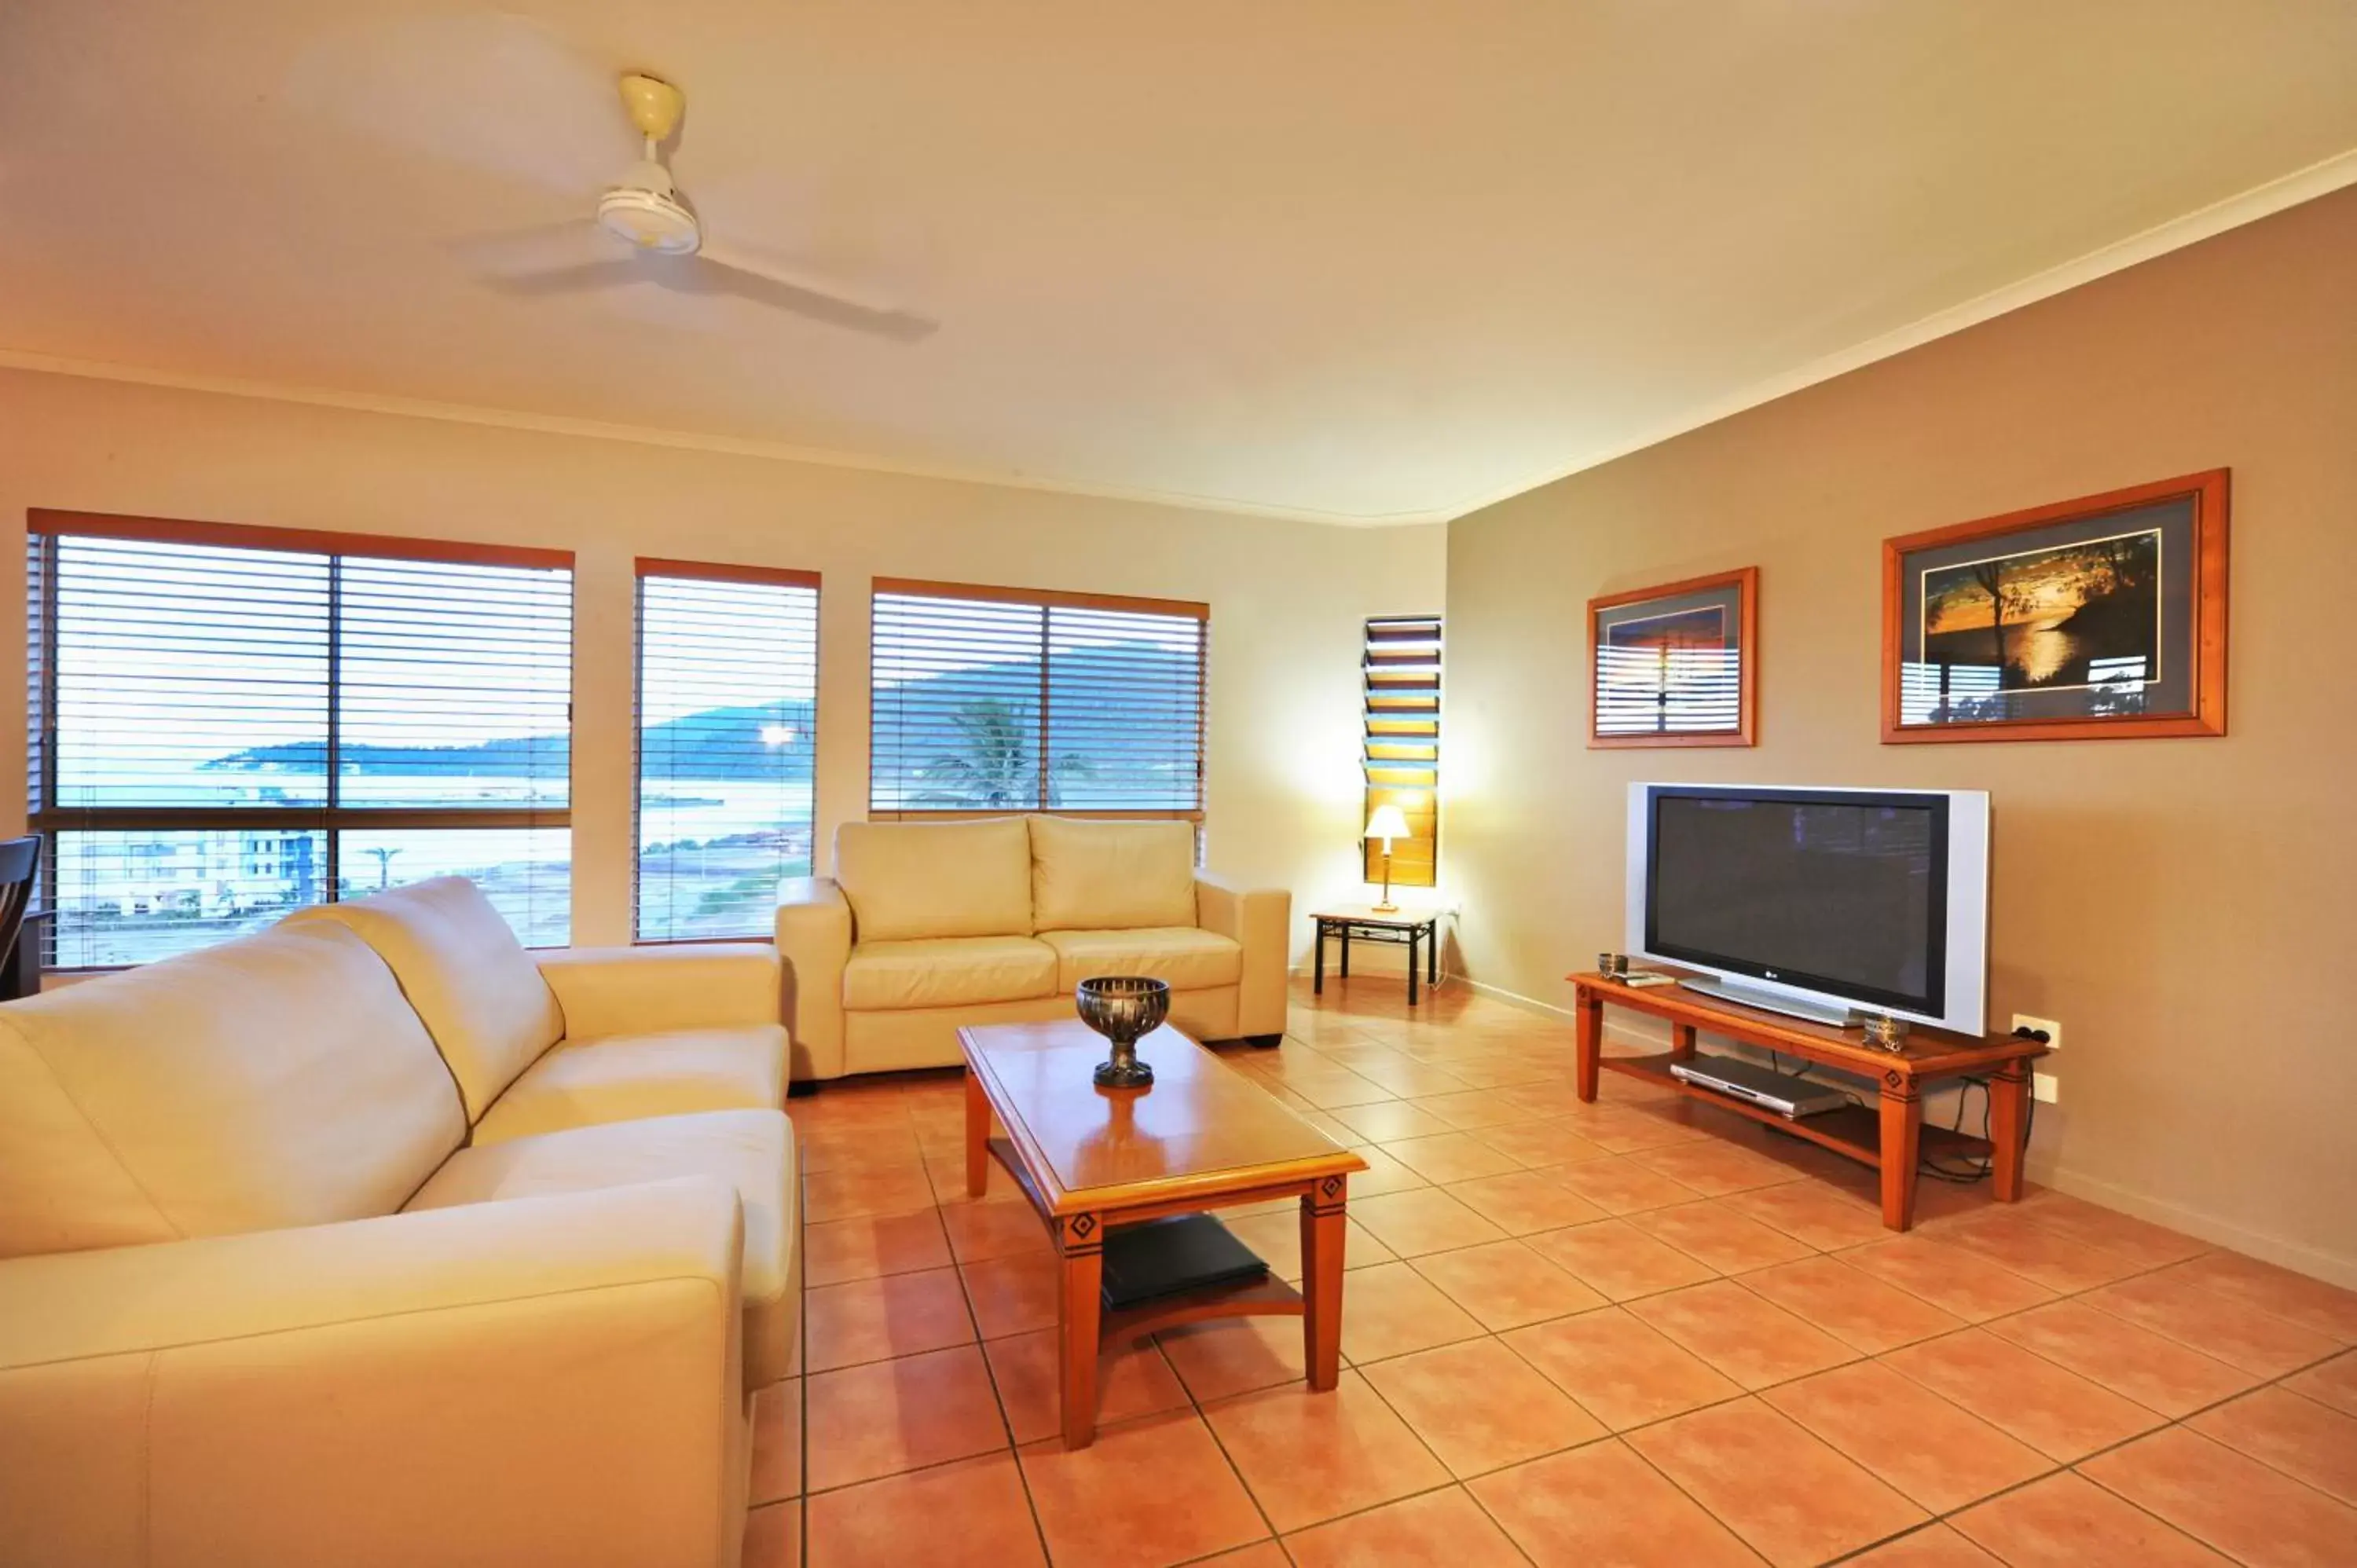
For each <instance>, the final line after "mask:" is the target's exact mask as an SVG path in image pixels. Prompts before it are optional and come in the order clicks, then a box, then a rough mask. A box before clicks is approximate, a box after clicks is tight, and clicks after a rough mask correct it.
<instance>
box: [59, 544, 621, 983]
mask: <svg viewBox="0 0 2357 1568" xmlns="http://www.w3.org/2000/svg"><path fill="white" fill-rule="evenodd" d="M25 532H26V535H27V541H28V542H29V541H30V540H33V539H45V540H47V541H48V543H47V544H46V545H45V546H44V550H45V562H46V565H47V569H46V570H45V571H44V572H43V573H42V575H41V585H40V586H41V592H42V606H41V611H40V625H39V627H38V628H37V630H38V637H39V644H40V645H39V650H38V653H37V654H36V655H35V658H36V660H37V667H36V673H37V674H38V681H39V684H38V691H37V692H34V693H28V695H31V696H32V697H33V700H34V702H35V703H37V704H38V705H37V707H36V708H35V711H34V713H33V714H31V715H29V716H30V717H32V718H35V719H38V722H39V724H40V725H41V730H40V734H39V735H38V736H29V735H28V736H27V739H28V740H29V741H30V743H31V744H32V745H33V746H35V747H37V748H38V772H39V784H38V800H37V801H28V802H27V805H28V808H29V809H28V810H27V812H26V825H27V829H28V831H30V832H38V833H39V834H41V835H42V843H41V861H42V865H41V876H42V885H43V886H45V887H47V888H48V889H50V890H51V897H55V888H56V886H57V852H58V834H59V833H60V832H220V831H222V830H228V829H239V828H247V827H253V828H261V829H270V828H277V829H284V830H290V831H299V832H317V833H319V834H320V836H321V839H322V841H323V842H322V844H321V865H322V867H323V870H322V876H321V881H322V886H324V887H325V888H326V890H327V897H324V898H322V899H321V900H320V902H321V903H323V904H333V903H337V902H339V901H340V900H339V898H338V897H337V889H338V887H339V885H340V880H341V878H340V873H341V870H342V867H341V865H340V862H341V859H342V855H341V851H340V847H339V846H340V835H341V832H342V831H343V830H346V829H351V828H361V827H368V828H385V829H394V830H400V829H451V830H457V829H485V828H492V829H499V828H505V829H531V828H562V829H564V830H565V831H566V832H571V830H572V827H573V807H572V801H573V799H574V795H575V791H576V786H577V784H578V779H577V778H576V769H577V768H578V754H577V751H576V747H575V746H574V745H573V724H572V718H573V708H574V702H575V699H576V695H577V682H579V680H580V668H579V666H580V660H579V659H578V658H576V649H574V648H573V647H570V646H568V647H567V649H566V650H565V687H566V689H565V802H566V803H565V806H564V807H562V808H559V809H550V808H546V807H537V806H520V807H512V808H507V807H472V808H437V807H398V806H391V807H388V806H344V805H341V804H339V803H338V801H337V797H338V795H339V793H340V792H341V791H340V785H341V772H342V770H341V768H340V767H339V757H338V751H339V741H340V738H341V737H340V734H339V718H340V712H341V708H342V701H343V699H342V692H341V681H340V676H339V668H338V667H339V662H340V660H339V645H340V643H341V641H342V636H343V629H342V622H341V610H340V607H339V602H338V598H339V596H338V594H337V589H336V583H337V578H338V576H339V567H338V566H337V565H336V564H333V563H334V562H335V561H336V560H337V558H339V557H343V556H361V557H364V558H368V559H372V560H394V561H435V562H448V563H453V564H461V565H475V566H517V567H523V568H527V569H531V570H539V571H563V572H565V573H566V574H568V577H569V580H568V581H567V583H566V590H567V593H566V598H567V607H566V613H567V617H568V618H569V619H570V620H571V622H572V626H573V628H574V632H575V634H576V636H577V634H578V629H579V624H580V623H579V616H578V609H579V607H578V603H577V595H578V591H579V584H578V579H577V577H571V576H570V575H571V574H573V572H574V555H573V552H572V551H570V550H549V549H541V548H535V547H532V546H525V545H503V544H479V543H475V542H470V541H465V540H447V539H408V538H402V537H399V536H395V535H390V534H378V533H339V532H336V531H334V530H332V529H306V528H276V527H270V526H266V525H263V524H255V523H239V522H206V521H188V520H183V519H178V518H158V517H139V516H128V515H122V514H117V513H112V512H87V511H65V510H54V509H50V508H40V507H37V508H33V509H31V510H28V511H27V513H26V514H25ZM65 538H96V539H125V540H136V541H141V542H147V543H160V544H197V545H210V546H214V547H218V548H223V549H231V550H271V551H279V552H287V553H298V554H312V555H326V556H328V557H329V559H330V562H331V564H330V566H329V578H328V582H329V587H328V606H329V608H328V677H327V692H328V710H327V711H328V749H327V757H326V778H325V785H324V788H325V790H326V795H327V799H326V800H323V801H322V802H321V803H320V804H318V805H316V806H213V807H179V806H79V807H67V806H59V805H56V804H55V803H54V802H55V801H56V800H57V785H58V730H57V723H58V709H57V703H58V630H59V628H58V613H57V610H58V605H57V595H58V573H57V541H59V540H60V539H65ZM28 651H29V650H28ZM28 782H29V779H28ZM569 880H570V878H569V877H568V881H569ZM126 967H133V966H127V965H100V966H93V967H91V968H89V969H78V968H49V967H48V966H46V965H45V971H46V972H49V973H55V974H74V973H97V972H110V971H112V970H114V969H119V968H126Z"/></svg>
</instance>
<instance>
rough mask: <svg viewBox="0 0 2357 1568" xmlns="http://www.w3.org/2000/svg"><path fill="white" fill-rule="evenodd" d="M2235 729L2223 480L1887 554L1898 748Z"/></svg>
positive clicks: (1985, 528)
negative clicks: (2229, 686) (2229, 722)
mask: <svg viewBox="0 0 2357 1568" xmlns="http://www.w3.org/2000/svg"><path fill="white" fill-rule="evenodd" d="M2225 733H2226V470H2225V469H2223V468H2217V469H2212V471H2211V472H2209V473H2206V474H2189V475H2187V476H2185V477H2184V478H2178V479H2164V480H2162V481H2160V482H2159V483H2158V484H2150V485H2136V486H2134V487H2132V488H2130V489H2124V490H2114V491H2112V492H2111V493H2109V494H2108V495H2100V496H2087V497H2083V498H2082V499H2078V500H2071V501H2061V502H2058V503H2056V504H2055V505H2052V506H2041V507H2032V508H2030V509H2029V510H2027V511H2017V512H2008V513H2007V514H2006V515H2005V516H2003V517H1992V518H1984V519H1982V520H1981V521H1978V522H1964V523H1958V524H1956V525H1955V526H1953V527H1952V528H1939V529H1933V530H1932V531H1931V532H1928V533H1910V534H1907V535H1905V536H1904V537H1902V538H1899V539H1889V540H1885V541H1884V542H1883V545H1882V738H1883V741H1884V742H1885V744H1891V743H1900V742H1908V741H1951V740H2096V739H2105V738H2111V737H2126V736H2194V735H2224V734H2225Z"/></svg>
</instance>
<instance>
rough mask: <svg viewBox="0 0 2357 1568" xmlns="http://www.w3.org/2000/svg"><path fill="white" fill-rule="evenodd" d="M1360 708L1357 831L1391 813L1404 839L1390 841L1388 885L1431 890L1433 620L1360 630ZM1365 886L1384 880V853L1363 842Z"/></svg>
mask: <svg viewBox="0 0 2357 1568" xmlns="http://www.w3.org/2000/svg"><path fill="white" fill-rule="evenodd" d="M1360 668H1361V683H1362V685H1363V687H1364V690H1365V702H1366V725H1367V733H1366V744H1365V746H1364V749H1363V750H1362V751H1361V767H1362V768H1363V769H1364V770H1365V772H1366V776H1367V799H1366V811H1365V813H1364V815H1362V816H1361V818H1360V822H1361V823H1364V822H1366V821H1367V820H1368V819H1369V818H1372V816H1373V815H1374V814H1375V808H1376V807H1378V806H1386V805H1389V806H1397V807H1398V808H1399V809H1400V812H1401V814H1402V815H1404V816H1405V817H1406V818H1407V826H1408V836H1407V837H1406V838H1404V839H1394V840H1393V841H1392V882H1393V884H1394V886H1401V887H1431V886H1436V885H1437V883H1438V881H1439V878H1440V796H1439V789H1440V618H1439V617H1438V616H1379V617H1377V618H1374V619H1372V620H1370V621H1368V622H1367V641H1366V651H1365V653H1364V654H1363V655H1362V656H1361V660H1360ZM1361 851H1362V853H1363V854H1364V855H1365V861H1366V875H1367V880H1368V881H1370V882H1372V881H1374V880H1375V879H1376V878H1377V877H1380V876H1381V875H1383V844H1382V843H1380V842H1376V841H1367V842H1365V843H1362V844H1361Z"/></svg>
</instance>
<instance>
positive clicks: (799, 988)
mask: <svg viewBox="0 0 2357 1568" xmlns="http://www.w3.org/2000/svg"><path fill="white" fill-rule="evenodd" d="M851 934H852V933H851V903H850V901H849V900H848V899H846V898H845V897H844V896H843V889H842V888H841V887H840V886H837V885H836V883H835V880H834V878H833V877H832V876H798V877H795V878H793V879H791V880H790V881H788V882H787V883H786V884H785V885H784V886H782V887H781V888H780V890H779V895H778V956H779V957H780V958H781V959H783V960H784V961H785V965H786V998H787V1000H786V1028H787V1030H788V1032H789V1033H791V1035H792V1036H793V1040H794V1074H793V1075H794V1076H795V1077H796V1078H841V1077H842V1076H843V966H844V965H845V964H847V963H849V962H850V961H851Z"/></svg>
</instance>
